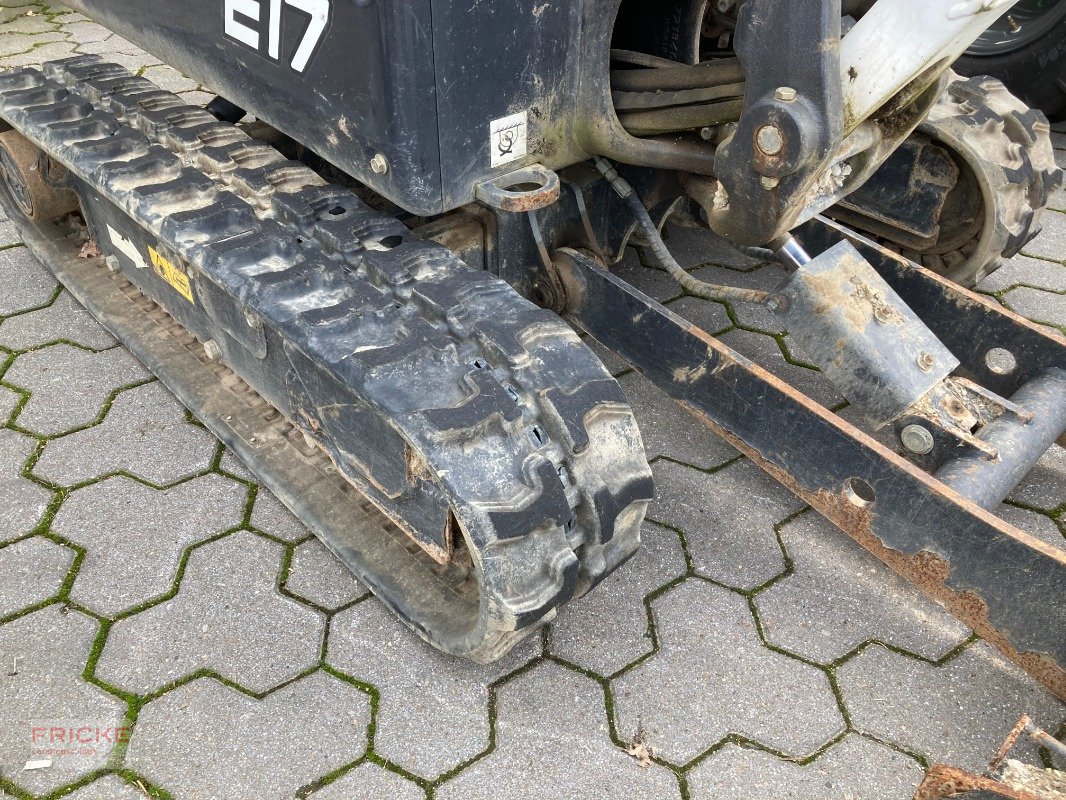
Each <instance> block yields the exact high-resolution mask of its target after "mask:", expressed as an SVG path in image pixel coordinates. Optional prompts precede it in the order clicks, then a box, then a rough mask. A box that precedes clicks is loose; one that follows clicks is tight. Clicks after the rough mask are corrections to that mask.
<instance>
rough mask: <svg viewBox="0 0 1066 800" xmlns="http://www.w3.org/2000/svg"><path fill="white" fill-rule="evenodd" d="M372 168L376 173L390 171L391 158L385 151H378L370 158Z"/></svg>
mask: <svg viewBox="0 0 1066 800" xmlns="http://www.w3.org/2000/svg"><path fill="white" fill-rule="evenodd" d="M370 169H372V170H374V174H375V175H384V174H385V173H386V172H388V171H389V160H388V159H387V158H385V154H384V153H378V154H377V155H375V156H374V157H373V158H372V159H370Z"/></svg>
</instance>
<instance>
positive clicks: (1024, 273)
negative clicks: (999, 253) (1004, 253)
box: [977, 253, 1066, 292]
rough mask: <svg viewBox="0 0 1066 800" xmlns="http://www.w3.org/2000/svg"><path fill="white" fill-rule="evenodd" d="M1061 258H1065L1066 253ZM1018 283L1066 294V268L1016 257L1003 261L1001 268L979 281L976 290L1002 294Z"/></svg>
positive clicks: (1034, 259)
mask: <svg viewBox="0 0 1066 800" xmlns="http://www.w3.org/2000/svg"><path fill="white" fill-rule="evenodd" d="M1063 257H1064V258H1066V253H1064V254H1063ZM1020 283H1024V284H1026V285H1027V286H1035V287H1037V288H1040V289H1048V290H1050V291H1052V292H1066V267H1064V266H1062V265H1061V264H1054V263H1050V262H1047V261H1044V260H1043V259H1038V258H1028V257H1026V256H1021V255H1018V256H1015V257H1014V258H1011V259H1009V260H1007V261H1004V262H1003V266H1001V267H1000V268H999V269H997V270H996V271H995V272H993V273H992V274H991V275H989V276H988V277H987V278H985V279H984V280H983V281H981V282H980V283H979V284H978V285H977V288H978V289H979V290H980V291H982V292H1002V291H1003V290H1004V289H1009V288H1011V287H1012V286H1016V285H1018V284H1020Z"/></svg>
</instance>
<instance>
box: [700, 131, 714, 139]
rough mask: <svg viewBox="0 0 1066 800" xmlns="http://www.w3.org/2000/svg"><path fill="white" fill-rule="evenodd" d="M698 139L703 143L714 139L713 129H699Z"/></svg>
mask: <svg viewBox="0 0 1066 800" xmlns="http://www.w3.org/2000/svg"><path fill="white" fill-rule="evenodd" d="M700 138H701V139H703V141H705V142H709V141H711V139H713V138H714V128H700Z"/></svg>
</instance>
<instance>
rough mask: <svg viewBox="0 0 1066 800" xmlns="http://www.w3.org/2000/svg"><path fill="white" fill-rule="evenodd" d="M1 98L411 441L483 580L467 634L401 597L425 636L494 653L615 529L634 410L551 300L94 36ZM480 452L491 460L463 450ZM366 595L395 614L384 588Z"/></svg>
mask: <svg viewBox="0 0 1066 800" xmlns="http://www.w3.org/2000/svg"><path fill="white" fill-rule="evenodd" d="M0 113H2V114H3V116H4V117H6V118H7V119H8V121H9V122H11V123H12V124H14V125H15V126H16V127H17V128H19V129H21V130H22V131H23V133H24V134H26V135H28V136H29V137H30V138H31V139H35V140H36V141H37V143H38V144H39V145H41V146H42V147H43V148H44V149H46V150H47V151H49V152H50V153H51V154H52V155H53V157H55V158H57V159H58V160H59V161H60V162H62V163H64V164H66V165H67V166H68V167H70V168H71V169H72V170H73V171H74V172H75V173H76V174H78V175H79V177H80V178H81V179H82V180H85V181H86V182H88V183H90V184H91V185H92V186H93V187H94V188H96V189H97V190H98V191H100V192H101V193H102V194H103V195H104V196H105V197H108V198H109V199H110V200H111V201H112V202H114V203H116V204H117V205H118V206H120V207H121V208H123V209H124V210H125V211H126V212H127V213H128V214H129V215H130V216H132V217H133V218H135V219H136V220H137V221H138V222H139V223H140V224H141V226H142V227H143V228H145V229H146V230H147V231H148V232H150V233H151V234H152V235H154V236H155V237H157V238H158V239H159V240H160V241H161V242H162V243H163V244H164V245H165V246H167V247H169V248H171V249H173V250H174V251H175V252H176V253H178V254H180V256H181V257H182V258H183V259H185V260H186V261H187V262H188V263H189V264H191V265H194V266H195V267H196V270H197V273H198V277H202V278H204V279H208V280H210V281H212V282H213V283H215V284H216V285H218V286H221V287H222V288H223V289H224V290H225V291H227V292H228V293H229V294H230V295H232V296H236V297H239V298H241V302H242V303H243V304H244V305H245V307H247V308H249V309H251V310H253V311H254V313H256V314H257V315H258V316H259V317H260V319H261V320H262V322H263V324H267V325H270V326H272V327H273V328H274V329H275V330H277V331H278V332H279V333H280V334H281V335H282V337H283V338H284V339H285V341H286V342H287V345H286V351H287V352H288V350H289V348H290V346H291V348H292V350H293V353H292V356H291V358H292V363H293V366H294V369H295V371H296V373H297V374H306V373H301V370H300V364H302V363H307V362H313V363H315V364H318V365H326V366H327V367H328V370H329V373H330V374H331V376H332V379H333V380H336V381H337V382H339V383H340V384H342V385H344V386H347V387H358V390H359V394H360V396H361V398H362V400H363V401H364V402H366V403H367V404H368V405H369V406H371V407H372V408H374V409H375V410H376V411H377V412H378V413H379V414H380V415H381V416H383V417H384V418H386V419H388V420H390V421H391V423H390V424H392V425H393V426H394V427H395V428H397V429H398V430H399V431H400V432H401V434H402V435H403V437H404V439H405V440H406V441H408V442H410V443H411V445H412V446H413V447H415V448H416V450H417V451H418V452H419V453H421V454H423V455H424V456H425V457H426V458H427V460H428V462H429V466H430V467H431V468H432V470H433V474H434V475H435V476H436V478H437V480H438V481H439V482H440V483H441V484H442V485H443V486H444V487H445V488H446V490H447V492H448V494H449V495H450V496H451V498H452V500H453V506H454V508H455V510H456V513H457V514H458V515H459V516H460V519H461V520H462V521H463V523H464V525H465V526H466V528H467V530H468V531H469V534H470V538H471V540H472V547H473V550H474V551H475V552H474V556H475V557H474V562H475V565H476V566H478V567H479V569H480V570H481V571H482V573H483V580H484V585H483V587H482V589H483V593H484V595H485V596H484V597H483V598H482V609H481V617H480V618H479V620H478V623H477V632H476V635H474V636H473V637H472V638H471V637H470V636H467V637H466V638H464V639H462V641H458V640H455V641H451V640H448V637H447V635H446V634H443V633H441V632H439V631H438V632H435V631H433V630H427V629H426V627H425V626H424V625H421V624H420V622H419V621H418V620H415V619H410V618H406V619H405V621H406V622H408V624H410V625H411V626H412V627H413V628H414V629H415V630H416V631H417V632H418V633H420V634H421V635H423V636H424V637H425V638H427V639H428V640H430V641H431V642H432V643H433V644H435V645H437V646H438V647H442V648H443V649H445V650H448V651H450V652H456V653H459V654H462V655H465V656H468V657H471V658H474V659H477V660H490V659H493V658H496V657H498V656H500V655H502V654H503V653H504V652H506V650H507V649H508V648H509V647H510V646H511V645H513V644H514V642H515V641H517V640H518V639H519V638H521V636H522V635H524V634H525V633H527V632H528V631H529V630H530V629H531V626H533V625H535V624H536V623H538V622H544V621H547V620H549V619H550V618H552V617H553V616H554V614H555V613H556V611H557V609H558V607H559V606H560V605H561V604H562V603H563V602H566V601H567V600H568V599H570V597H571V596H573V595H575V594H580V593H583V592H585V591H587V590H588V589H589V588H591V587H592V586H594V585H595V584H596V583H598V582H599V581H600V580H601V579H602V578H603V577H604V576H605V575H606V574H607V573H609V572H610V571H611V570H612V569H614V568H615V567H617V566H618V565H620V564H621V563H622V562H623V561H624V560H625V559H626V558H628V556H629V555H631V554H632V552H633V551H634V550H635V549H636V547H637V545H638V544H639V529H640V523H641V520H642V519H643V514H644V510H645V509H646V506H647V503H648V500H649V499H650V497H651V478H650V470H649V468H648V466H647V461H646V460H645V458H644V454H643V446H642V444H641V442H640V436H639V432H638V431H637V428H636V423H635V421H634V420H633V417H632V412H631V411H630V409H629V408H628V405H627V404H626V403H625V398H624V396H623V395H622V394H621V391H620V390H619V389H618V387H617V384H616V383H615V382H614V381H613V379H611V378H610V375H609V374H608V373H607V371H606V369H605V368H604V367H603V366H602V364H601V363H600V362H599V360H598V359H597V358H596V357H595V356H594V355H593V354H592V352H591V351H590V350H588V349H587V348H586V347H585V346H584V345H583V344H581V343H580V340H579V339H578V338H577V337H576V335H575V334H574V333H573V331H572V330H570V329H569V328H568V327H567V326H566V325H565V324H564V323H563V322H562V321H561V320H559V319H558V318H557V317H555V316H554V315H552V314H550V313H548V312H546V311H543V310H541V309H538V308H536V307H535V306H533V305H532V304H531V303H528V302H527V301H525V300H524V299H523V298H521V297H520V296H519V295H518V294H517V293H515V292H514V291H513V290H512V289H511V288H510V287H509V286H507V284H505V283H503V282H502V281H500V280H499V279H498V278H496V277H495V276H492V275H490V274H488V273H484V272H477V271H474V270H471V269H470V268H469V267H467V266H466V265H464V264H463V263H462V262H460V261H459V260H458V259H457V258H456V257H455V256H454V255H453V254H451V253H450V252H449V251H447V250H445V249H443V248H441V247H439V246H436V245H434V244H431V243H427V242H423V241H421V240H419V239H417V237H416V236H414V235H413V234H412V233H411V232H410V231H409V230H408V229H407V228H405V227H404V226H403V225H401V224H400V223H399V222H397V221H396V220H394V219H392V218H389V217H386V216H383V215H381V214H379V213H378V212H375V211H373V210H371V209H370V208H368V207H367V206H366V205H365V204H363V203H362V201H360V200H359V199H358V198H357V197H356V196H355V195H354V194H352V193H351V192H350V191H348V190H347V189H345V188H343V187H339V186H332V185H327V184H325V183H324V182H323V181H322V179H321V178H319V176H318V175H316V174H315V173H314V172H312V171H311V170H310V169H308V168H307V167H305V166H303V165H301V164H299V163H296V162H290V161H286V160H285V158H284V157H283V156H282V155H281V154H280V153H278V152H277V151H276V150H274V149H273V148H271V147H269V146H268V145H265V144H263V143H260V142H255V141H253V140H251V139H249V138H248V137H247V136H246V135H245V134H244V132H243V131H241V130H240V129H239V128H236V127H235V126H232V125H228V124H226V123H221V122H218V121H215V120H214V119H213V118H212V117H210V115H208V114H206V112H203V110H202V109H198V108H196V107H193V106H189V105H187V104H185V103H184V102H183V101H182V100H181V99H180V98H178V97H177V96H175V95H172V94H170V93H168V92H165V91H162V90H160V89H158V87H155V86H154V85H153V84H152V83H151V82H150V81H148V80H147V79H145V78H140V77H135V76H132V75H130V74H129V73H128V72H126V71H125V70H124V69H123V68H121V67H118V66H116V65H112V64H107V63H106V62H103V61H101V60H100V59H99V58H98V57H94V56H85V57H78V58H73V59H67V60H64V61H60V62H53V63H51V64H48V65H45V68H44V73H43V74H42V73H41V72H39V71H37V70H33V69H24V70H19V71H15V72H11V73H7V74H5V75H2V76H0ZM331 212H334V213H331ZM341 321H343V322H344V323H345V324H339V323H340V322H341ZM353 344H357V345H358V346H353ZM224 352H225V351H224ZM475 365H476V366H475ZM298 383H299V382H298ZM296 388H297V389H298V388H300V386H297V387H296ZM308 388H310V389H311V391H313V388H312V387H308ZM560 398H565V402H564V401H563V400H561V399H560ZM293 422H294V423H296V424H297V425H299V426H300V427H301V428H302V429H303V430H304V431H305V432H307V433H310V434H315V435H317V436H318V437H319V441H320V444H322V445H323V446H324V448H325V449H326V450H327V451H328V452H330V455H331V456H333V458H334V461H335V462H336V463H337V464H338V466H339V467H340V468H341V469H342V471H345V473H346V475H347V477H348V478H349V479H350V480H352V481H353V483H356V484H357V486H358V487H359V488H360V489H361V490H362V491H364V492H366V493H367V494H368V495H369V496H371V497H373V498H374V499H375V500H377V501H378V502H379V504H381V503H383V502H386V498H384V497H383V495H382V494H381V493H380V491H379V490H377V489H375V487H373V486H371V485H369V483H368V482H367V480H366V479H365V478H364V477H362V476H361V475H359V474H358V473H356V472H353V471H352V470H351V469H350V468H348V469H345V461H344V458H343V454H342V453H341V452H340V451H339V450H338V449H337V446H336V443H335V442H334V441H332V440H331V439H329V438H328V437H325V436H323V435H322V433H321V431H322V430H324V429H325V428H324V425H323V421H322V420H321V419H318V420H306V419H299V418H297V419H294V420H293ZM578 428H580V429H581V430H579V431H578V430H577V429H578ZM501 458H503V459H506V460H507V463H508V464H509V467H510V474H504V473H506V469H503V468H501V467H500V465H499V464H498V463H481V462H484V461H485V459H492V460H493V461H494V462H498V461H500V459H501ZM479 459H480V461H479ZM492 474H496V475H497V476H498V477H499V479H498V480H496V481H492V480H486V478H485V476H487V475H492ZM623 503H624V505H623ZM370 583H371V585H373V584H374V582H373V581H370ZM383 599H384V600H385V601H386V603H388V604H389V605H390V606H392V607H393V609H394V610H396V611H398V613H400V615H401V617H404V616H405V613H404V609H403V602H402V600H403V598H389V597H385V598H383Z"/></svg>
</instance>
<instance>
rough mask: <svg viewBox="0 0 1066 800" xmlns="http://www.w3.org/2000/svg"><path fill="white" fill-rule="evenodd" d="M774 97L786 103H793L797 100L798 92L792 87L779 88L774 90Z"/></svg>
mask: <svg viewBox="0 0 1066 800" xmlns="http://www.w3.org/2000/svg"><path fill="white" fill-rule="evenodd" d="M774 97H775V98H776V99H778V100H781V101H782V102H785V103H791V102H792V101H794V100H795V99H796V90H795V89H793V88H792V87H791V86H778V87H777V88H776V89H774Z"/></svg>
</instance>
